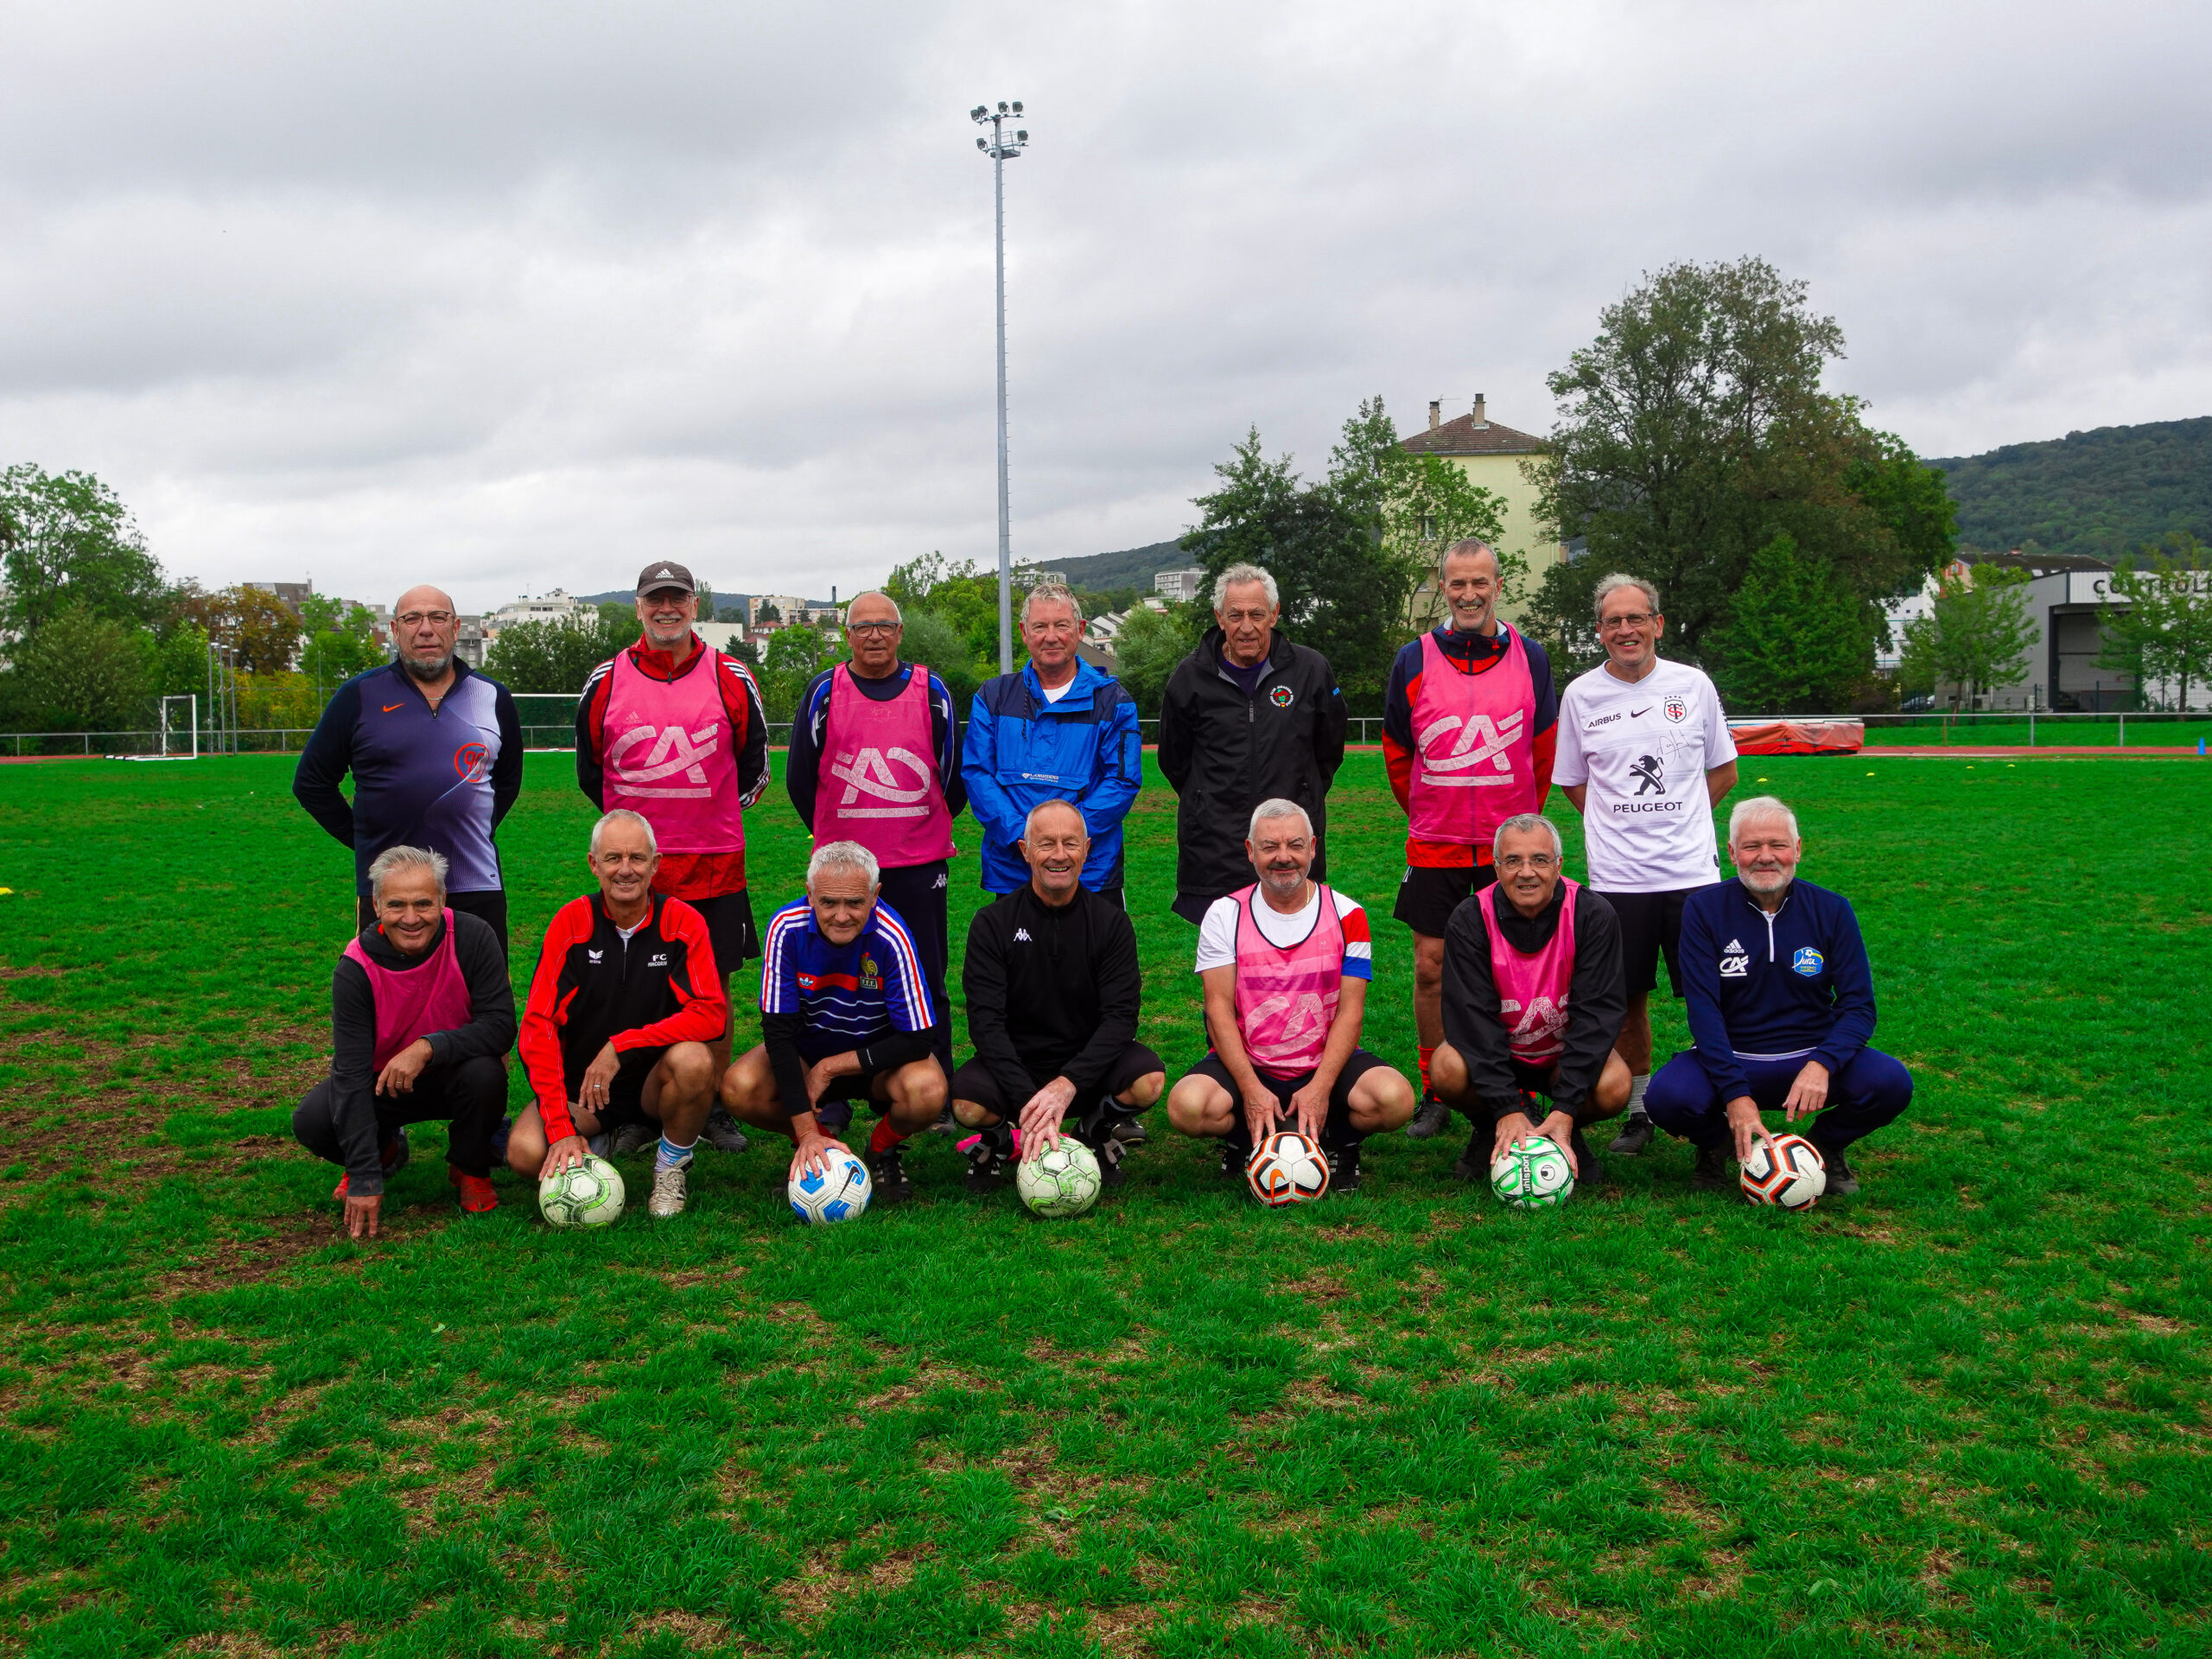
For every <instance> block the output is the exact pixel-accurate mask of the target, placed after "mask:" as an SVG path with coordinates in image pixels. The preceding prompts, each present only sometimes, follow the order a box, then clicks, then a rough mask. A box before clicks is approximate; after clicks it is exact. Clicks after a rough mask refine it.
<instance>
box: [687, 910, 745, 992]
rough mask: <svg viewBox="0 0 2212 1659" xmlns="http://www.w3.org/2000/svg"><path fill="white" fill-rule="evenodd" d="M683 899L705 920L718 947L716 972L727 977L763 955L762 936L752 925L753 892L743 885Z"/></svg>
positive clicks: (708, 934) (709, 941)
mask: <svg viewBox="0 0 2212 1659" xmlns="http://www.w3.org/2000/svg"><path fill="white" fill-rule="evenodd" d="M683 902H684V903H685V904H687V905H689V906H691V908H692V909H694V910H696V911H697V912H699V918H700V919H701V920H702V921H703V922H705V923H706V925H707V942H708V943H709V944H711V945H713V946H714V947H715V972H716V973H718V974H720V975H721V976H722V977H723V978H724V979H728V977H729V976H731V975H732V974H734V973H735V972H736V971H737V970H738V969H740V968H741V967H743V966H744V965H745V964H746V963H748V962H750V961H752V960H753V957H757V956H759V955H760V933H759V932H758V931H756V930H755V929H754V927H753V895H752V894H751V893H747V891H746V890H745V889H744V888H743V887H740V888H739V889H738V890H737V891H736V892H735V893H716V894H715V896H714V897H713V898H711V899H685V900H684V901H683Z"/></svg>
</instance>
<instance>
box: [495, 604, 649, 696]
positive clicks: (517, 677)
mask: <svg viewBox="0 0 2212 1659" xmlns="http://www.w3.org/2000/svg"><path fill="white" fill-rule="evenodd" d="M615 608H617V609H619V608H620V607H615ZM637 639H638V620H637V618H636V617H635V616H634V615H632V616H630V617H628V618H626V626H614V625H613V624H610V623H609V622H608V621H607V620H606V619H605V618H604V617H601V618H600V619H598V620H594V621H591V622H575V621H569V622H551V621H548V622H518V623H515V624H514V625H513V626H511V627H505V628H502V629H500V630H499V638H498V639H494V640H493V642H492V644H491V646H490V648H489V649H487V650H486V652H485V653H484V671H485V672H486V674H489V675H490V676H491V677H493V679H495V680H498V681H499V682H500V683H502V684H504V685H505V687H506V688H507V690H510V691H566V692H576V691H581V690H583V689H584V681H585V680H587V679H588V678H589V677H590V676H591V671H592V670H593V669H594V668H596V667H598V666H599V665H600V664H601V663H603V662H605V661H606V660H607V658H610V657H612V656H613V655H614V653H615V652H618V651H620V650H622V649H623V648H624V647H625V646H627V645H634V644H636V643H637Z"/></svg>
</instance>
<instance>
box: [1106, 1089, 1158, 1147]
mask: <svg viewBox="0 0 2212 1659" xmlns="http://www.w3.org/2000/svg"><path fill="white" fill-rule="evenodd" d="M1113 1104H1114V1106H1115V1108H1116V1109H1117V1110H1119V1111H1122V1112H1127V1111H1128V1107H1126V1106H1123V1105H1122V1103H1121V1102H1120V1101H1118V1100H1117V1101H1115V1102H1114V1103H1113ZM1114 1138H1115V1139H1116V1141H1120V1142H1121V1143H1122V1145H1123V1146H1124V1147H1141V1146H1142V1145H1144V1143H1145V1142H1146V1141H1148V1140H1150V1139H1151V1138H1152V1136H1151V1135H1150V1134H1149V1133H1148V1132H1147V1130H1146V1128H1145V1126H1144V1119H1142V1118H1141V1117H1123V1118H1122V1119H1121V1120H1120V1122H1116V1124H1115V1125H1114Z"/></svg>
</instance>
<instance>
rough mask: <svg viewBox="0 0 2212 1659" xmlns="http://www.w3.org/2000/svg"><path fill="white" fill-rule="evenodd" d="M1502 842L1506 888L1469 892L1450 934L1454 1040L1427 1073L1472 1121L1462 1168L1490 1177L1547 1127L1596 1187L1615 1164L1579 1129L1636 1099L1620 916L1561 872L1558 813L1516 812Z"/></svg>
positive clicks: (1447, 978) (1500, 872)
mask: <svg viewBox="0 0 2212 1659" xmlns="http://www.w3.org/2000/svg"><path fill="white" fill-rule="evenodd" d="M1491 855H1492V857H1493V858H1494V859H1495V860H1496V861H1497V883H1496V885H1495V886H1493V887H1489V888H1486V889H1484V890H1483V891H1481V892H1478V893H1476V894H1475V896H1474V897H1473V898H1471V899H1463V900H1461V901H1460V903H1459V906H1457V907H1456V908H1455V909H1454V910H1453V911H1452V919H1451V922H1450V924H1449V925H1448V926H1447V927H1446V930H1445V937H1444V1044H1443V1046H1441V1047H1440V1048H1439V1049H1438V1050H1437V1051H1436V1053H1435V1056H1434V1057H1433V1058H1432V1059H1431V1060H1430V1062H1429V1070H1428V1075H1429V1080H1430V1082H1431V1083H1432V1084H1433V1085H1434V1086H1435V1089H1436V1091H1437V1094H1438V1095H1439V1096H1440V1098H1442V1099H1444V1100H1445V1101H1446V1102H1448V1103H1450V1104H1451V1105H1452V1107H1454V1108H1455V1109H1458V1110H1459V1111H1462V1112H1465V1114H1466V1115H1467V1116H1468V1117H1469V1118H1471V1119H1472V1120H1473V1122H1474V1126H1475V1130H1474V1133H1473V1134H1472V1135H1470V1136H1469V1137H1468V1140H1467V1149H1466V1151H1465V1152H1464V1153H1462V1154H1460V1155H1459V1162H1458V1163H1456V1164H1454V1165H1452V1173H1453V1174H1454V1175H1457V1176H1458V1177H1459V1179H1461V1180H1463V1181H1472V1180H1478V1179H1483V1178H1484V1177H1487V1176H1488V1175H1489V1173H1490V1166H1491V1165H1492V1164H1493V1163H1495V1162H1497V1158H1498V1155H1499V1154H1501V1153H1503V1151H1504V1150H1505V1148H1506V1147H1509V1146H1510V1145H1512V1144H1513V1142H1515V1141H1518V1140H1521V1139H1522V1138H1523V1137H1524V1136H1527V1135H1549V1136H1550V1137H1551V1138H1552V1139H1553V1140H1554V1141H1558V1142H1559V1145H1560V1150H1561V1151H1562V1152H1564V1153H1566V1154H1567V1162H1568V1163H1569V1164H1571V1165H1573V1168H1574V1179H1575V1180H1576V1182H1577V1183H1578V1184H1580V1185H1585V1186H1588V1185H1594V1184H1596V1183H1597V1182H1599V1181H1602V1180H1603V1179H1605V1169H1604V1166H1602V1165H1600V1164H1599V1161H1598V1159H1597V1155H1596V1154H1594V1153H1592V1151H1591V1150H1590V1147H1589V1143H1588V1142H1586V1141H1584V1140H1583V1138H1582V1126H1583V1125H1584V1124H1586V1123H1592V1122H1596V1121H1597V1120H1598V1119H1599V1118H1604V1117H1612V1116H1617V1115H1618V1113H1619V1111H1620V1110H1621V1109H1622V1108H1623V1107H1624V1106H1626V1105H1627V1104H1628V1091H1629V1070H1628V1063H1627V1062H1626V1061H1625V1060H1624V1059H1622V1058H1621V1057H1620V1055H1619V1054H1618V1052H1616V1051H1615V1050H1614V1048H1613V1039H1615V1038H1616V1037H1618V1036H1619V1034H1620V1029H1621V1021H1622V1020H1624V1018H1626V1017H1627V1014H1628V992H1627V989H1626V988H1625V986H1624V982H1623V979H1622V976H1621V925H1620V922H1619V920H1618V918H1616V917H1615V916H1614V914H1613V911H1612V906H1610V905H1608V904H1607V903H1606V902H1605V900H1604V899H1600V898H1599V896H1598V895H1597V894H1596V893H1592V892H1591V891H1590V890H1589V889H1588V888H1587V887H1583V886H1581V885H1580V883H1578V882H1575V881H1573V880H1570V879H1569V878H1568V877H1567V876H1566V875H1564V874H1561V873H1560V839H1559V828H1558V826H1557V825H1556V824H1554V823H1552V821H1551V820H1550V819H1549V818H1547V817H1542V816H1541V814H1538V813H1535V812H1523V813H1521V814H1519V815H1517V816H1516V817H1510V818H1508V819H1506V820H1505V821H1504V822H1503V823H1501V824H1499V825H1498V826H1497V831H1496V834H1495V836H1494V838H1493V840H1492V842H1491ZM1540 1095H1541V1096H1543V1097H1544V1098H1545V1099H1546V1100H1548V1102H1549V1103H1550V1105H1549V1107H1548V1109H1541V1110H1540V1109H1537V1108H1536V1097H1537V1096H1540Z"/></svg>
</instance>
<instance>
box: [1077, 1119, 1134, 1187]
mask: <svg viewBox="0 0 2212 1659" xmlns="http://www.w3.org/2000/svg"><path fill="white" fill-rule="evenodd" d="M1076 1139H1077V1140H1078V1141H1082V1142H1083V1144H1084V1146H1086V1147H1090V1154H1091V1156H1092V1157H1094V1158H1096V1159H1097V1160H1098V1185H1099V1186H1100V1187H1101V1188H1103V1189H1105V1190H1107V1191H1111V1190H1112V1189H1113V1188H1115V1187H1117V1186H1119V1185H1121V1184H1122V1182H1123V1181H1126V1180H1128V1179H1129V1178H1128V1173H1127V1172H1126V1171H1124V1170H1123V1169H1122V1156H1123V1154H1125V1153H1126V1152H1127V1151H1128V1148H1127V1147H1124V1146H1123V1145H1122V1142H1121V1141H1120V1140H1119V1139H1117V1138H1116V1136H1115V1135H1114V1133H1113V1132H1112V1131H1111V1130H1109V1131H1108V1132H1107V1133H1106V1134H1104V1135H1101V1136H1099V1137H1098V1139H1097V1140H1096V1141H1091V1140H1089V1139H1086V1138H1085V1137H1084V1136H1082V1135H1077V1137H1076Z"/></svg>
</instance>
